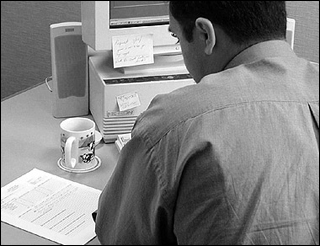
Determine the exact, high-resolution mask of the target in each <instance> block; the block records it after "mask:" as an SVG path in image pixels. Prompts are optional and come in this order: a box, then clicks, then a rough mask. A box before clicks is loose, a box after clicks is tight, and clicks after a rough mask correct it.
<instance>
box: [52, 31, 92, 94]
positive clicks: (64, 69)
mask: <svg viewBox="0 0 320 246" xmlns="http://www.w3.org/2000/svg"><path fill="white" fill-rule="evenodd" d="M55 50H56V53H55V54H56V79H57V82H58V83H57V87H58V88H57V92H58V97H59V98H67V97H70V96H75V97H84V96H85V95H86V85H87V84H86V46H85V43H84V42H83V41H82V37H81V35H69V36H59V37H56V38H55Z"/></svg>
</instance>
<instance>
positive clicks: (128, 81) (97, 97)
mask: <svg viewBox="0 0 320 246" xmlns="http://www.w3.org/2000/svg"><path fill="white" fill-rule="evenodd" d="M161 59H162V60H161ZM166 59H170V64H171V65H170V67H168V66H167V62H168V61H167V60H166ZM172 59H173V58H172V57H169V58H163V57H162V58H161V57H160V58H156V59H155V63H154V64H149V65H143V66H137V67H133V68H128V69H126V70H123V69H114V68H113V61H112V55H111V54H110V53H108V52H100V53H99V52H93V53H92V54H91V55H90V56H89V58H88V62H89V71H88V72H89V76H88V79H89V102H90V103H89V107H90V111H91V114H92V116H93V118H94V120H95V122H96V124H97V126H98V128H99V130H100V132H101V134H102V137H103V140H104V142H105V143H112V142H115V141H116V139H117V136H118V135H120V134H126V133H130V132H131V130H132V128H133V125H134V123H135V120H136V118H137V116H139V115H140V113H142V112H143V111H144V110H146V109H147V107H148V106H149V104H150V102H151V100H152V99H153V98H154V97H155V96H156V95H157V94H163V93H169V92H171V91H173V90H175V89H177V88H180V87H183V86H186V85H191V84H194V83H195V82H194V80H193V79H192V78H191V76H190V75H189V73H188V72H187V70H186V68H185V66H184V63H183V60H182V59H181V58H178V60H176V61H172ZM175 59H176V58H175ZM162 68H163V69H162ZM122 95H133V96H134V97H137V99H136V100H138V104H136V105H138V106H136V107H134V108H130V109H128V110H121V108H119V101H118V99H119V97H121V96H122Z"/></svg>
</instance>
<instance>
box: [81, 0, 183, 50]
mask: <svg viewBox="0 0 320 246" xmlns="http://www.w3.org/2000/svg"><path fill="white" fill-rule="evenodd" d="M81 21H82V39H83V41H84V42H85V43H86V44H88V45H89V46H90V47H91V48H93V49H94V50H96V51H110V50H112V37H113V36H121V35H134V34H139V35H140V34H142V35H143V34H151V35H152V36H153V46H154V48H153V53H154V55H170V54H181V49H180V45H179V44H177V39H176V38H174V37H172V36H171V35H170V33H169V31H168V27H169V7H168V1H82V2H81Z"/></svg>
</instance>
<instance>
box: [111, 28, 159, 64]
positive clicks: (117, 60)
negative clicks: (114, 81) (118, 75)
mask: <svg viewBox="0 0 320 246" xmlns="http://www.w3.org/2000/svg"><path fill="white" fill-rule="evenodd" d="M112 53H113V66H114V68H119V67H130V66H137V65H143V64H151V63H153V62H154V60H153V35H152V34H139V35H121V36H114V37H112Z"/></svg>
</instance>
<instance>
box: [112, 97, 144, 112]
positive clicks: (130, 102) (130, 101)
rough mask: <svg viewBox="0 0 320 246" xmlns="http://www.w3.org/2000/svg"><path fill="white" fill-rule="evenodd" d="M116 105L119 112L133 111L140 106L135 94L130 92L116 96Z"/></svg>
mask: <svg viewBox="0 0 320 246" xmlns="http://www.w3.org/2000/svg"><path fill="white" fill-rule="evenodd" d="M117 103H118V106H119V110H120V111H125V110H129V109H133V108H135V107H138V106H140V105H141V103H140V99H139V95H138V93H137V92H130V93H126V94H123V95H120V96H117Z"/></svg>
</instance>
